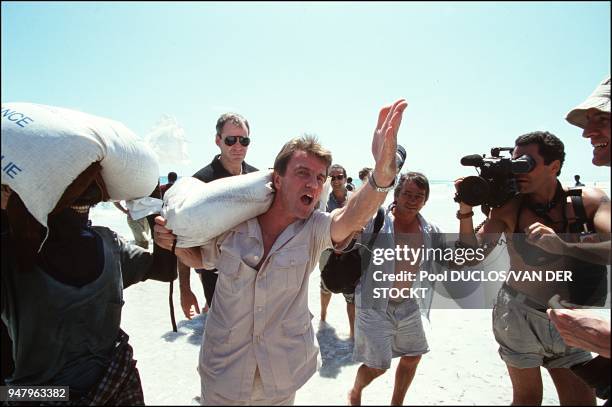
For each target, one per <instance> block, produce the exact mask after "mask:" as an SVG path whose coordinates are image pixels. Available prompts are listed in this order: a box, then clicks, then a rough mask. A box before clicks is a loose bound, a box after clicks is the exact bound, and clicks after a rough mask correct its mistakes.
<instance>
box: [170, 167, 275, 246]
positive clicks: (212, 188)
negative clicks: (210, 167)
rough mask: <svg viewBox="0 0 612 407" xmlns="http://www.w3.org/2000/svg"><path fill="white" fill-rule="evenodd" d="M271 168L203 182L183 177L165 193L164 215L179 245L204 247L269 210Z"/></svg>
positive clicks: (270, 201) (271, 192)
mask: <svg viewBox="0 0 612 407" xmlns="http://www.w3.org/2000/svg"><path fill="white" fill-rule="evenodd" d="M271 181H272V171H269V170H266V171H256V172H252V173H250V174H244V175H236V176H234V177H227V178H221V179H217V180H214V181H211V182H208V183H204V182H202V181H200V180H198V179H196V178H193V177H182V178H180V179H179V180H178V181H176V182H175V183H174V185H173V186H172V188H170V189H169V190H168V191H167V192H166V194H165V195H164V207H163V209H162V216H163V217H164V218H165V219H166V220H167V224H166V227H167V228H168V229H171V230H172V233H174V234H175V235H176V237H177V239H176V247H195V246H201V245H203V244H204V243H206V242H208V241H209V240H210V239H212V238H214V237H217V236H219V235H221V234H222V233H224V232H226V231H228V230H230V229H231V228H233V227H235V226H237V225H239V224H241V223H242V222H245V221H247V220H248V219H251V218H254V217H256V216H259V215H261V214H262V213H264V212H266V211H267V210H268V209H269V208H270V205H272V200H273V198H274V190H273V189H272V182H271Z"/></svg>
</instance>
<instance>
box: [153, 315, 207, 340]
mask: <svg viewBox="0 0 612 407" xmlns="http://www.w3.org/2000/svg"><path fill="white" fill-rule="evenodd" d="M207 317H208V314H207V313H206V314H205V313H202V314H200V315H197V316H196V317H195V318H193V319H184V320H182V321H179V322H178V324H177V325H176V327H177V331H178V332H173V331H168V332H166V333H165V334H163V335H162V339H164V340H165V341H166V342H174V341H176V340H177V339H178V338H180V337H181V336H185V335H189V336H188V337H187V342H188V343H190V344H192V345H196V346H200V345H201V344H202V334H203V333H204V325H205V324H206V318H207Z"/></svg>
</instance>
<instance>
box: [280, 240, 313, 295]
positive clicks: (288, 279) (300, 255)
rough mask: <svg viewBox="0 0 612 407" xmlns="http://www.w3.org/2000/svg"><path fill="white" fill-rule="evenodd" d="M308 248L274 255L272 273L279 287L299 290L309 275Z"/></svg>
mask: <svg viewBox="0 0 612 407" xmlns="http://www.w3.org/2000/svg"><path fill="white" fill-rule="evenodd" d="M309 252H310V251H309V250H308V247H306V246H300V247H293V248H290V249H285V250H282V251H279V252H277V253H276V254H275V255H274V260H273V263H272V273H273V275H274V277H273V279H274V283H275V286H277V287H283V288H288V289H298V288H299V287H301V285H302V283H303V282H304V276H305V275H307V274H308V273H307V271H308V270H306V266H307V264H308V253H309Z"/></svg>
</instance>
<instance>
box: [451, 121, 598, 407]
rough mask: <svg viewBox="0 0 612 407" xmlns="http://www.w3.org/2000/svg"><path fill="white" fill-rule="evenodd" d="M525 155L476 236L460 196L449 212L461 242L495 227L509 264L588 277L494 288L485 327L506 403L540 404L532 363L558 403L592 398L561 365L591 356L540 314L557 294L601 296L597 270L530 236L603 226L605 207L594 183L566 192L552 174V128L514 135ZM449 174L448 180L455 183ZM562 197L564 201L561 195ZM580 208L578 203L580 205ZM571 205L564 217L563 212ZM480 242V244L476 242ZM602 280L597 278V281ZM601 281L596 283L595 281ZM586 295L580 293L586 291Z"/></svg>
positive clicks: (488, 239) (489, 235) (493, 237)
mask: <svg viewBox="0 0 612 407" xmlns="http://www.w3.org/2000/svg"><path fill="white" fill-rule="evenodd" d="M522 155H529V156H530V157H531V158H532V159H533V160H534V161H535V167H534V168H533V169H532V170H531V171H530V172H529V173H524V174H517V175H516V180H517V184H518V190H519V194H518V195H517V196H515V197H513V198H511V199H510V200H509V201H508V202H507V203H505V204H504V205H503V206H501V207H499V208H493V209H492V210H491V213H490V215H489V217H488V218H487V220H486V222H485V224H484V225H483V226H482V228H481V229H480V230H479V231H478V234H477V235H476V234H475V233H474V230H473V224H472V215H473V211H472V207H471V206H469V205H468V204H466V203H464V202H461V203H460V205H459V212H458V215H457V217H458V218H459V222H460V231H459V232H460V238H461V241H462V242H463V243H464V244H466V245H468V246H470V247H480V246H481V245H484V244H487V245H488V247H489V248H492V247H495V246H496V243H497V240H498V239H499V237H500V234H501V233H504V234H505V235H506V236H507V237H508V239H507V241H508V243H507V248H508V253H509V255H510V265H511V268H512V269H513V270H541V269H542V268H544V267H545V268H546V269H547V270H572V271H574V279H575V280H576V281H578V277H581V281H584V280H582V278H589V279H590V281H588V282H585V283H583V284H586V286H580V287H578V283H576V284H572V285H570V284H569V283H568V282H567V281H565V280H563V279H557V280H556V281H546V282H539V281H527V280H520V279H516V278H509V279H507V280H506V282H505V283H504V284H503V286H502V288H501V289H500V291H499V294H498V297H497V302H496V304H495V307H494V309H493V333H494V335H495V339H496V341H497V342H498V344H499V354H500V356H501V358H502V360H503V361H504V362H505V363H506V366H507V369H508V373H509V375H510V379H511V382H512V388H513V400H512V404H515V405H516V404H519V405H522V404H531V405H540V404H541V403H542V396H543V394H542V393H543V387H542V386H543V385H542V377H541V369H540V367H545V368H546V369H548V371H549V373H550V376H551V377H552V380H553V382H554V383H555V387H556V389H557V394H558V397H559V401H560V403H561V404H562V405H566V404H584V405H586V404H588V405H594V404H595V394H594V392H593V390H592V389H591V388H589V386H588V385H587V384H585V383H584V382H583V381H582V380H581V379H580V378H579V377H577V376H576V375H575V374H574V373H573V372H572V370H570V369H569V368H570V367H572V366H574V365H576V364H580V363H584V362H588V361H590V360H591V359H592V356H591V354H590V352H587V351H584V350H582V349H578V348H575V347H572V346H569V345H568V344H567V343H565V342H563V340H562V339H561V337H560V335H559V333H558V331H557V330H556V329H555V328H554V326H553V325H552V324H551V322H550V321H549V320H548V318H547V316H546V310H547V308H548V305H547V303H548V301H549V299H550V298H552V297H553V296H555V295H557V294H559V295H560V296H561V298H564V299H569V300H570V301H571V302H574V303H579V304H586V305H593V304H597V303H599V302H600V301H601V300H602V294H603V300H604V301H605V288H604V290H603V292H602V290H601V288H603V287H604V286H605V278H606V275H605V270H604V271H603V272H602V270H601V269H602V267H603V268H604V269H605V266H600V265H597V264H593V263H590V262H586V261H582V260H578V259H576V258H572V257H569V256H559V255H556V254H551V253H547V252H544V251H542V250H541V249H539V248H537V247H536V246H535V245H534V244H533V242H535V241H538V240H539V239H541V238H542V236H543V235H547V234H559V233H563V234H565V236H568V237H569V238H574V239H576V238H577V236H579V234H580V233H585V231H588V232H597V233H610V214H609V210H608V211H607V212H606V208H605V205H604V204H603V200H604V199H605V198H606V197H605V194H604V193H603V192H602V191H600V190H597V189H593V188H582V189H581V193H580V195H576V196H573V197H572V199H571V200H569V199H568V191H567V190H566V189H564V188H563V187H562V185H561V183H560V182H559V180H558V176H559V175H560V173H561V168H562V166H563V162H564V159H565V151H564V145H563V143H562V142H561V140H559V139H558V138H557V137H556V136H555V135H553V134H551V133H549V132H543V131H537V132H533V133H528V134H525V135H522V136H520V137H518V138H517V139H516V141H515V148H514V151H513V158H515V159H516V158H518V157H520V156H522ZM461 181H462V180H461V179H459V180H457V181H456V186H458V185H459V184H460V183H461ZM568 201H569V202H568ZM580 208H583V209H582V210H581V209H580ZM569 211H572V213H573V214H574V216H573V217H572V218H569V217H568V216H567V215H566V213H568V212H569ZM482 247H485V246H482ZM602 279H603V280H602ZM602 284H604V285H603V286H602ZM586 294H588V295H586Z"/></svg>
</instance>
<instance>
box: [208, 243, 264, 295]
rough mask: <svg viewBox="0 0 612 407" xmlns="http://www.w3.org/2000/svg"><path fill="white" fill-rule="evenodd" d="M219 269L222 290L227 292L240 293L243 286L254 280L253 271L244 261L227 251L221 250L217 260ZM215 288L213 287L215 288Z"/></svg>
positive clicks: (219, 283)
mask: <svg viewBox="0 0 612 407" xmlns="http://www.w3.org/2000/svg"><path fill="white" fill-rule="evenodd" d="M217 269H218V270H219V282H218V285H219V286H221V290H222V291H226V292H229V293H234V294H236V293H240V291H241V290H243V289H244V288H245V287H247V286H249V284H252V283H253V281H254V280H255V276H256V273H255V271H254V270H253V269H252V268H250V267H248V266H247V265H246V264H244V262H243V261H242V260H241V259H240V258H238V257H235V256H234V255H232V254H229V253H227V252H222V253H221V256H220V257H219V261H218V262H217ZM216 289H217V288H215V290H216Z"/></svg>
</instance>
